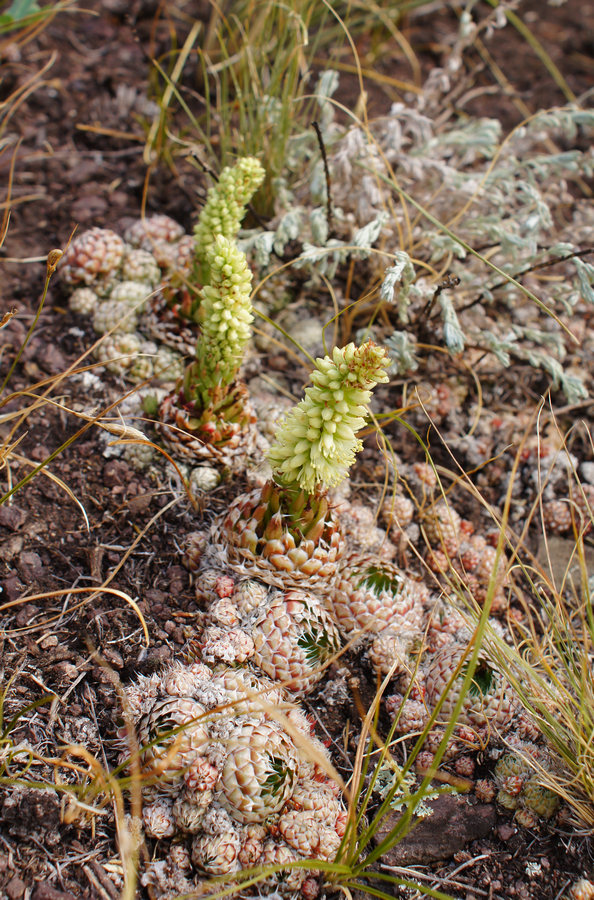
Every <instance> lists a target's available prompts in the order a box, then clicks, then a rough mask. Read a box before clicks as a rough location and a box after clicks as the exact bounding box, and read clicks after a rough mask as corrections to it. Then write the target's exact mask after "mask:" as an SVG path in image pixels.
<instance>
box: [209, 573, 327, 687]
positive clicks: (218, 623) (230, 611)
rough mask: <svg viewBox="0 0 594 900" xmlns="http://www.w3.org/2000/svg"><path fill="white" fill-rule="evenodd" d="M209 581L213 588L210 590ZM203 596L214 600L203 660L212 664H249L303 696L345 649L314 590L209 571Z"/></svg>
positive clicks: (211, 606)
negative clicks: (283, 586) (267, 583)
mask: <svg viewBox="0 0 594 900" xmlns="http://www.w3.org/2000/svg"><path fill="white" fill-rule="evenodd" d="M205 582H206V584H208V582H211V583H212V589H211V590H208V588H207V589H206V591H205ZM198 593H199V595H201V597H203V598H204V599H206V600H209V599H211V598H214V599H213V602H211V605H210V607H209V610H208V621H209V625H208V627H207V628H206V629H205V630H204V633H203V634H202V636H201V640H200V655H201V658H202V659H204V660H206V661H207V662H209V663H215V662H218V661H225V662H227V663H230V664H243V663H245V662H247V661H249V662H250V664H252V665H256V666H257V667H258V668H259V669H261V670H262V671H263V672H265V673H266V675H268V676H269V677H270V678H272V679H274V680H275V681H276V682H278V683H281V684H282V685H283V687H284V688H286V689H287V690H289V691H290V692H291V694H292V695H293V696H300V695H302V694H305V693H309V691H311V690H312V688H313V687H314V686H315V684H316V683H317V682H318V681H319V680H320V678H321V677H322V674H323V671H324V665H325V664H326V663H327V662H328V661H330V660H331V659H332V658H333V657H334V656H335V655H336V653H337V652H338V651H339V649H340V643H341V642H340V635H339V632H338V629H337V627H336V625H335V623H334V622H333V620H332V618H331V616H330V615H329V613H328V612H327V611H326V609H325V608H324V606H323V604H322V602H321V601H320V600H319V599H318V598H317V597H316V595H315V594H313V593H312V592H311V591H306V590H296V589H288V590H278V589H276V588H271V587H270V586H268V585H266V584H264V583H263V582H261V581H254V580H251V579H239V578H238V579H233V578H232V577H231V576H230V575H221V574H220V572H219V571H217V570H208V569H206V570H204V571H203V572H202V573H201V576H200V581H199V583H198ZM205 594H206V596H205Z"/></svg>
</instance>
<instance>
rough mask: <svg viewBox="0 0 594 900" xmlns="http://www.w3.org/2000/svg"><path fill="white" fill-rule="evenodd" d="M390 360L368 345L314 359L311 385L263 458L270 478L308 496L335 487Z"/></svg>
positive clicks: (356, 446)
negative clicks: (268, 468) (268, 463)
mask: <svg viewBox="0 0 594 900" xmlns="http://www.w3.org/2000/svg"><path fill="white" fill-rule="evenodd" d="M389 363H390V360H389V357H388V355H387V353H386V351H385V350H384V349H383V348H382V347H378V346H377V345H376V344H374V343H373V342H372V341H368V342H367V343H366V344H363V345H362V346H361V347H356V346H355V344H348V345H347V346H346V347H343V348H338V347H335V348H334V350H333V351H332V358H330V357H329V356H325V357H324V358H323V359H321V358H320V359H317V360H316V369H315V370H314V372H313V373H312V376H311V380H312V382H313V385H312V386H310V387H308V388H306V389H305V398H304V399H303V400H302V401H301V402H300V403H299V404H298V405H297V406H295V407H294V408H293V409H292V410H291V412H290V413H289V415H288V416H287V418H286V419H285V421H284V422H283V424H282V425H281V426H280V428H279V430H278V432H277V435H276V441H275V443H274V445H273V447H272V448H271V450H270V452H269V454H268V459H269V462H270V465H271V466H272V471H273V473H274V476H275V479H276V480H277V481H278V482H279V483H280V484H281V485H284V486H295V487H297V488H299V489H301V490H304V491H305V492H306V493H308V494H313V493H314V491H315V490H316V489H317V488H319V487H321V488H329V487H332V486H334V485H336V484H339V482H341V481H342V480H343V479H344V478H346V476H347V475H348V470H349V468H350V466H351V465H352V463H353V462H354V459H355V454H356V453H357V452H358V451H359V450H360V449H361V447H362V444H361V441H360V440H358V439H357V437H356V433H357V432H358V431H359V430H360V429H361V428H362V427H363V425H364V424H365V416H366V415H367V404H368V403H369V400H370V398H371V391H372V389H373V388H374V387H375V385H376V384H379V383H385V382H387V381H389V379H388V376H387V375H386V373H385V371H384V369H385V368H386V367H387V366H388V365H389Z"/></svg>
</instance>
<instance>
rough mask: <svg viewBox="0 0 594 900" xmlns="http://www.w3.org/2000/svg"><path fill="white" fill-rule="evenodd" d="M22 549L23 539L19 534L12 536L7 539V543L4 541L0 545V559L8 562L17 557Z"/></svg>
mask: <svg viewBox="0 0 594 900" xmlns="http://www.w3.org/2000/svg"><path fill="white" fill-rule="evenodd" d="M22 549H23V539H22V537H21V536H20V534H13V536H12V537H10V538H8V540H7V541H4V542H3V543H2V544H0V559H4V560H6V562H10V561H11V560H12V559H14V558H15V556H18V555H19V553H20V552H21V550H22Z"/></svg>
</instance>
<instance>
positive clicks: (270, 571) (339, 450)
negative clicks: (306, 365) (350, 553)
mask: <svg viewBox="0 0 594 900" xmlns="http://www.w3.org/2000/svg"><path fill="white" fill-rule="evenodd" d="M386 360H387V357H386V354H385V351H384V350H383V349H381V348H380V347H377V346H376V345H375V344H373V343H372V342H369V343H367V344H363V345H362V346H361V347H356V346H355V344H348V345H347V346H346V347H343V348H338V347H336V348H335V349H334V350H333V353H332V357H330V356H326V357H324V358H323V359H318V360H317V361H316V369H315V370H314V372H313V373H312V376H311V380H312V382H313V384H312V385H311V386H310V387H307V388H306V389H305V398H304V399H303V400H302V401H301V402H300V403H299V404H297V406H295V407H294V408H293V409H292V410H291V411H290V412H289V413H288V415H287V417H286V418H285V419H284V421H283V422H282V424H281V426H280V427H279V429H278V431H277V435H276V441H275V443H274V444H273V446H272V448H271V449H270V452H269V454H268V459H269V461H270V464H271V466H272V473H273V478H272V480H270V481H269V482H267V483H266V484H265V485H264V487H263V488H262V489H258V490H256V491H253V492H252V493H250V494H247V495H241V496H239V497H238V498H236V500H235V501H233V503H232V504H231V506H230V508H229V510H228V512H227V513H226V514H225V515H224V516H223V517H222V519H221V520H220V521H219V522H217V523H216V524H215V526H214V527H213V531H212V537H213V540H214V541H215V542H218V541H220V539H221V538H222V539H223V541H224V544H225V559H226V561H227V562H228V564H229V565H230V566H231V568H232V569H233V570H234V571H237V572H239V573H240V574H242V575H244V576H245V575H250V576H252V577H255V578H260V579H261V580H262V581H265V582H267V583H269V584H273V585H276V586H278V587H284V586H286V587H288V586H295V587H304V588H306V589H308V590H316V588H317V587H321V588H325V587H326V586H327V585H328V584H331V583H332V582H333V580H334V579H335V577H336V575H337V571H338V568H337V564H338V560H339V559H340V556H341V555H342V553H343V552H344V546H345V545H344V540H343V538H342V536H341V529H340V526H339V523H338V519H337V518H336V516H335V515H334V513H333V511H332V508H331V505H330V503H329V500H328V497H327V491H328V489H329V488H330V487H332V486H334V485H336V484H338V483H339V482H340V481H341V480H342V479H344V478H345V477H346V476H347V474H348V470H349V466H350V465H351V464H352V463H353V461H354V459H355V454H356V453H357V452H358V451H359V450H360V449H361V447H362V444H361V442H360V441H359V440H358V439H357V437H356V432H357V431H358V430H359V429H360V428H362V426H363V425H364V424H365V416H366V415H367V404H368V403H369V400H370V398H371V391H372V389H373V387H375V385H376V384H378V383H380V382H385V381H387V380H388V378H387V375H386V374H385V372H384V365H385V364H386Z"/></svg>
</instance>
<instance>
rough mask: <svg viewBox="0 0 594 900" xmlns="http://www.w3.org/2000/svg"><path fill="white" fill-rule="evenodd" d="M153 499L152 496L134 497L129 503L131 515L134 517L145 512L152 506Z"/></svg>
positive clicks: (141, 495)
mask: <svg viewBox="0 0 594 900" xmlns="http://www.w3.org/2000/svg"><path fill="white" fill-rule="evenodd" d="M152 499H153V495H152V494H140V495H139V496H138V497H133V498H132V499H131V500H129V501H128V509H129V510H130V514H131V515H133V516H134V515H137V514H138V513H143V512H145V511H146V510H147V509H148V508H149V506H150V505H151V501H152Z"/></svg>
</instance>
